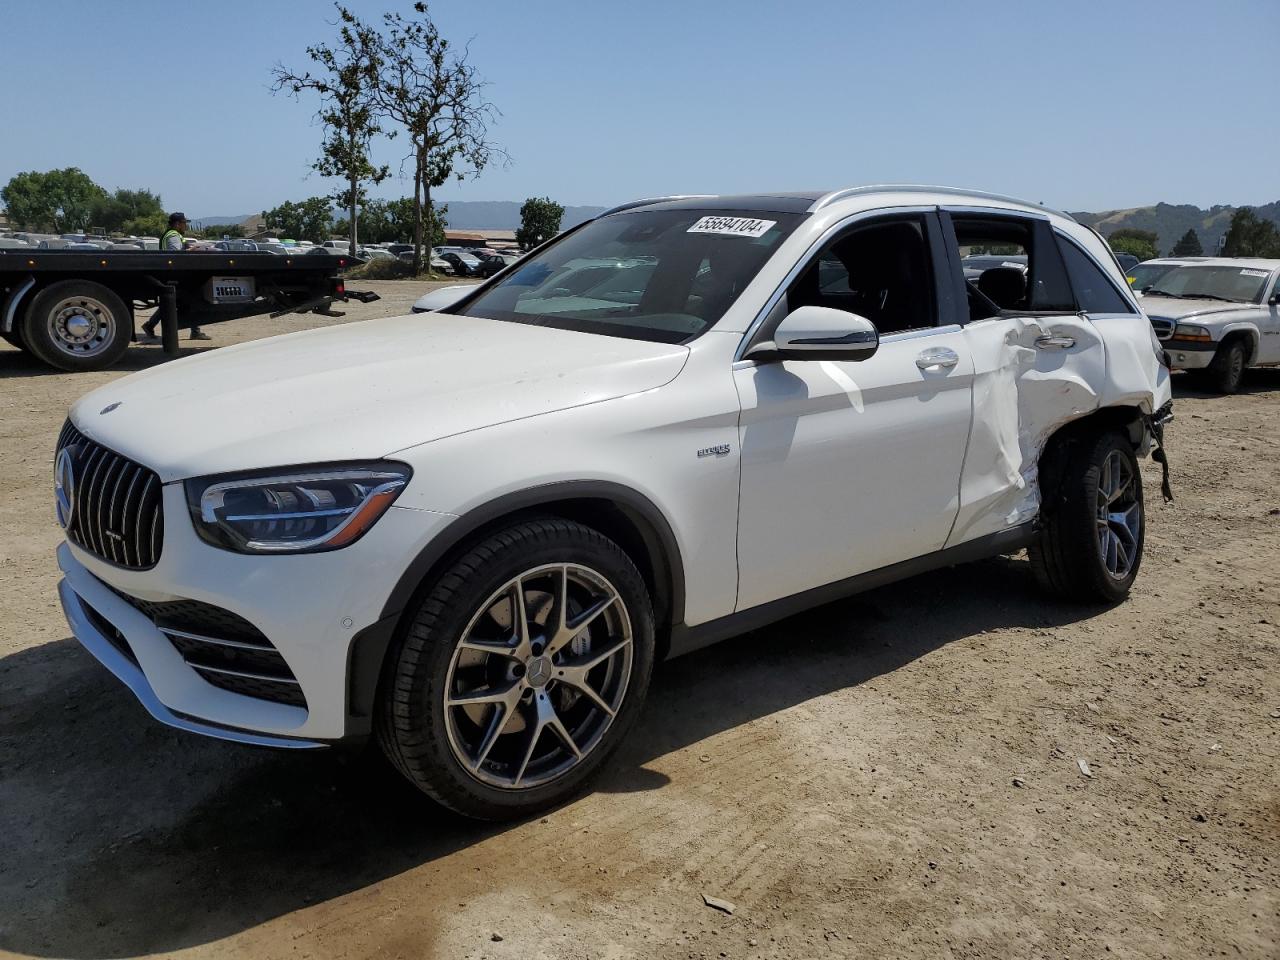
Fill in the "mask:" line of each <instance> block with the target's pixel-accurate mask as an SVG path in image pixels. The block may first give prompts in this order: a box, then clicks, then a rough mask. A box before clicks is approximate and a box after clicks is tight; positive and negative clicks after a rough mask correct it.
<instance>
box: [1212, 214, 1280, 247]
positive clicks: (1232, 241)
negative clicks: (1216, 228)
mask: <svg viewBox="0 0 1280 960" xmlns="http://www.w3.org/2000/svg"><path fill="white" fill-rule="evenodd" d="M1222 255H1223V256H1224V257H1267V258H1273V257H1280V231H1277V230H1276V225H1275V224H1274V223H1272V222H1271V221H1270V220H1263V219H1262V218H1261V217H1259V216H1258V215H1257V214H1256V213H1255V212H1254V210H1253V208H1252V207H1241V208H1240V209H1239V210H1237V211H1236V212H1235V213H1233V214H1232V215H1231V226H1230V227H1229V228H1228V229H1227V235H1226V237H1224V238H1223V241H1222Z"/></svg>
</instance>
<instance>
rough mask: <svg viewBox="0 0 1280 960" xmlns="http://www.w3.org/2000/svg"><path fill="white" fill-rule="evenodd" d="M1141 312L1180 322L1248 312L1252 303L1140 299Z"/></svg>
mask: <svg viewBox="0 0 1280 960" xmlns="http://www.w3.org/2000/svg"><path fill="white" fill-rule="evenodd" d="M1138 303H1139V304H1140V305H1141V306H1142V312H1143V313H1145V314H1146V315H1147V316H1149V317H1164V318H1166V319H1168V320H1182V319H1184V318H1186V317H1207V316H1208V315H1210V314H1215V313H1236V312H1238V311H1240V310H1250V309H1253V308H1255V307H1256V306H1257V304H1254V303H1223V302H1222V301H1221V300H1181V299H1179V298H1177V297H1160V296H1154V297H1140V298H1139V299H1138Z"/></svg>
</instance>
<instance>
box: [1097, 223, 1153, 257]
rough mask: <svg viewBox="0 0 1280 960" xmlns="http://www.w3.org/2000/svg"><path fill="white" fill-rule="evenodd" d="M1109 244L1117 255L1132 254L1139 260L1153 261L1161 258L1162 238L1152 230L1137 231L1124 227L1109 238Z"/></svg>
mask: <svg viewBox="0 0 1280 960" xmlns="http://www.w3.org/2000/svg"><path fill="white" fill-rule="evenodd" d="M1107 243H1109V244H1111V249H1112V250H1114V251H1115V252H1116V253H1131V254H1133V255H1134V256H1135V257H1137V258H1138V259H1139V260H1152V259H1154V258H1156V257H1158V256H1160V238H1159V237H1158V236H1156V234H1155V233H1154V232H1153V231H1151V230H1135V229H1133V228H1132V227H1124V228H1122V229H1120V230H1116V231H1114V232H1113V233H1112V234H1111V235H1110V236H1109V237H1107Z"/></svg>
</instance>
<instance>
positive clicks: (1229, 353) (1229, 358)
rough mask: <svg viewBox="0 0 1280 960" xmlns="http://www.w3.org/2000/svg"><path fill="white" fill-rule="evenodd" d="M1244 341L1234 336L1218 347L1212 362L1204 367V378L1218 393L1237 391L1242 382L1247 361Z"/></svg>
mask: <svg viewBox="0 0 1280 960" xmlns="http://www.w3.org/2000/svg"><path fill="white" fill-rule="evenodd" d="M1247 352H1248V351H1247V350H1246V349H1245V344H1244V341H1243V340H1241V339H1239V338H1236V339H1235V340H1229V341H1227V342H1226V343H1224V344H1223V345H1222V346H1221V347H1219V348H1218V352H1217V353H1215V354H1214V356H1213V362H1212V363H1210V364H1209V366H1208V367H1207V368H1206V369H1205V378H1206V380H1207V381H1208V382H1209V385H1210V386H1212V387H1213V389H1214V390H1217V391H1218V393H1228V394H1230V393H1237V392H1238V391H1239V390H1240V385H1241V384H1242V383H1243V382H1244V368H1245V366H1246V365H1247V363H1248V356H1247Z"/></svg>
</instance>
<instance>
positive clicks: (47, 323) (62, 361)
mask: <svg viewBox="0 0 1280 960" xmlns="http://www.w3.org/2000/svg"><path fill="white" fill-rule="evenodd" d="M68 309H70V310H75V311H81V313H82V315H83V316H84V317H85V318H86V323H85V325H86V326H87V327H88V328H89V329H90V334H89V335H88V339H87V340H85V342H83V343H76V342H75V341H74V339H73V338H72V336H71V335H70V333H65V332H64V333H63V334H61V335H60V334H59V332H58V326H59V325H58V317H59V315H60V314H61V313H62V312H63V311H65V310H68ZM132 337H133V318H132V316H131V314H130V313H129V308H128V307H127V306H125V303H124V301H123V300H121V299H120V297H119V296H117V295H116V294H115V293H114V292H113V291H112V290H110V289H108V288H107V287H104V286H103V285H102V284H100V283H94V282H92V281H90V280H62V281H59V282H58V283H54V284H50V285H49V286H47V287H45V288H44V289H43V290H41V291H40V292H39V293H38V294H37V295H36V297H35V299H34V300H32V301H31V305H30V306H29V307H28V308H27V311H26V315H25V316H24V317H23V320H22V339H23V341H24V342H25V343H26V344H27V348H28V349H29V350H30V351H31V352H32V353H33V354H35V355H36V356H37V357H39V358H40V359H41V360H43V361H44V362H45V363H47V364H49V365H50V366H51V367H57V368H58V369H59V370H69V371H72V372H77V371H81V370H105V369H106V368H107V367H109V366H111V365H112V364H114V363H115V362H116V361H117V360H119V359H120V358H121V357H122V356H123V355H124V352H125V350H127V349H129V341H130V339H131V338H132Z"/></svg>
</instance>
